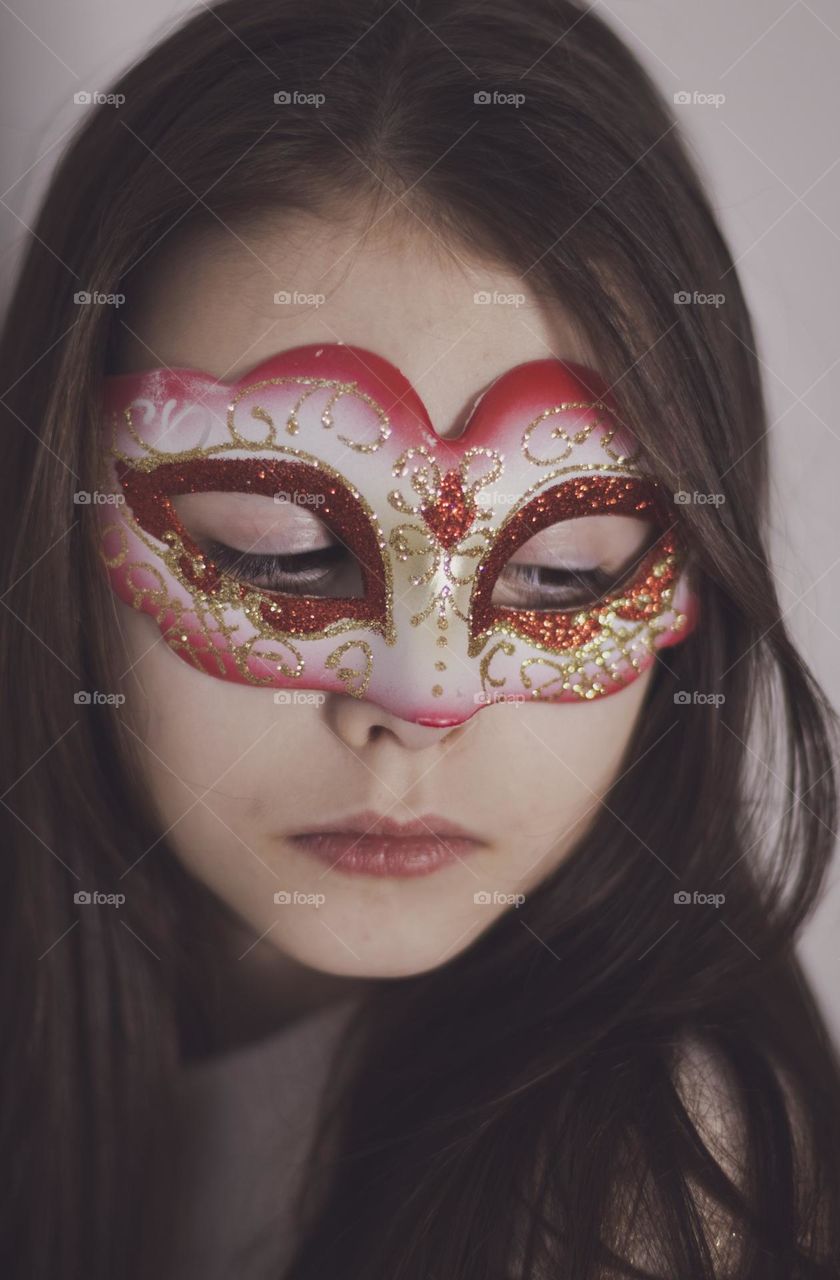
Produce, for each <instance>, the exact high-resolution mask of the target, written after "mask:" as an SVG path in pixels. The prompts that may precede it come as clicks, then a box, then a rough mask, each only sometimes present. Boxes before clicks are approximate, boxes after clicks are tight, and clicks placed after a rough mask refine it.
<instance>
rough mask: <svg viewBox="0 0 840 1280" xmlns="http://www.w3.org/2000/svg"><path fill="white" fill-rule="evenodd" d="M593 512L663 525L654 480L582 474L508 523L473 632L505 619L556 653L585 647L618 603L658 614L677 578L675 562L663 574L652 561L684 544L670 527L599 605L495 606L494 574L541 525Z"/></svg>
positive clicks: (638, 616)
mask: <svg viewBox="0 0 840 1280" xmlns="http://www.w3.org/2000/svg"><path fill="white" fill-rule="evenodd" d="M591 515H633V516H646V517H653V518H655V519H656V520H658V521H659V523H662V524H664V522H665V511H664V507H663V503H662V499H661V498H660V497H659V496H658V494H657V493H656V491H655V489H654V488H653V487H652V485H651V482H650V481H646V480H641V479H635V478H633V477H624V476H603V475H601V476H578V477H577V478H575V479H573V480H566V481H564V482H563V483H562V484H559V485H556V486H554V487H553V488H551V489H547V490H545V492H544V493H540V494H538V495H537V497H536V498H534V499H533V501H531V502H529V503H528V504H527V506H525V507H523V508H522V510H521V511H517V512H516V514H515V515H514V516H513V517H512V518H511V519H510V520H509V521H508V523H507V524H506V525H505V526H504V528H503V529H502V531H501V533H500V534H499V536H498V537H497V538H496V541H495V543H494V544H493V547H492V548H491V550H490V553H489V554H488V556H487V557H486V559H485V560H484V561H483V562H482V563H481V564H480V565H479V566H478V570H477V572H476V587H475V590H474V592H473V598H472V608H471V617H472V635H473V636H474V637H477V636H480V635H481V634H482V633H484V632H490V631H491V630H493V629H494V627H495V626H496V624H498V623H503V624H505V625H507V626H509V627H510V629H511V630H512V631H515V632H516V633H517V634H518V635H521V636H523V637H524V638H526V639H528V640H531V641H534V642H535V643H537V644H540V645H542V646H544V647H545V648H546V649H553V650H555V651H557V652H565V651H566V650H569V649H576V648H579V647H580V646H581V645H583V644H585V643H586V642H587V641H588V640H591V639H593V637H595V636H597V635H598V633H599V632H600V631H601V630H602V625H601V623H600V622H599V620H598V617H599V615H600V614H602V613H604V612H606V611H609V610H610V609H611V608H615V605H616V602H618V601H622V602H624V603H622V604H621V606H620V607H619V608H615V612H616V613H617V614H618V616H619V617H621V618H627V619H628V620H630V621H634V622H640V621H644V620H645V619H647V618H652V617H655V616H656V615H657V614H658V613H660V612H662V610H663V609H664V607H665V605H664V602H663V593H664V592H665V590H666V589H668V588H670V587H673V585H674V583H675V582H676V579H677V576H678V568H677V566H676V564H674V563H671V564H668V565H667V566H666V568H665V571H664V573H662V575H661V576H659V577H657V576H655V575H654V573H653V567H654V565H655V564H656V563H657V562H659V561H661V560H662V559H663V558H664V557H665V556H668V555H673V554H674V553H675V552H676V551H677V548H678V544H677V539H676V535H675V534H674V533H673V532H671V531H670V530H669V531H668V532H665V533H663V534H662V536H661V537H660V538H659V540H658V541H657V543H656V544H655V545H654V546H653V547H652V548H651V549H650V550H649V551H648V552H647V554H646V555H645V557H644V559H643V560H642V562H641V564H640V566H639V568H638V570H637V573H636V576H635V577H634V579H633V581H632V582H631V583H630V584H628V585H627V586H626V587H624V588H622V589H620V590H616V591H613V592H612V593H611V594H610V595H608V596H606V597H605V598H604V599H603V600H601V601H599V602H598V603H597V604H593V605H589V606H588V607H587V608H584V609H581V608H576V609H567V610H556V609H512V608H509V607H501V606H497V605H494V604H492V603H491V597H492V594H493V588H494V586H495V584H496V579H497V578H498V576H499V574H500V573H501V571H502V569H503V568H504V567H505V565H506V564H507V562H508V560H509V559H510V557H511V556H512V555H513V554H514V552H515V551H517V550H518V548H519V547H521V546H522V545H523V544H524V543H525V542H527V541H528V540H529V538H532V537H533V536H534V534H536V533H539V532H540V530H541V529H545V528H547V527H548V526H549V525H552V524H556V523H557V522H558V521H560V520H572V519H577V518H579V517H581V516H591Z"/></svg>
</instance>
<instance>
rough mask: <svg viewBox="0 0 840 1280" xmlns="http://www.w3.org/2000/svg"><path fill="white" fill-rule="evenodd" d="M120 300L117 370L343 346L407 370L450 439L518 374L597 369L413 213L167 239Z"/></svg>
mask: <svg viewBox="0 0 840 1280" xmlns="http://www.w3.org/2000/svg"><path fill="white" fill-rule="evenodd" d="M123 292H124V293H125V295H126V306H125V307H124V308H123V309H122V312H121V315H120V335H121V341H120V346H119V353H118V364H117V367H116V369H115V370H114V371H115V372H126V373H127V372H140V371H142V370H145V369H150V368H154V367H159V366H168V367H170V368H178V367H181V368H185V367H186V368H193V369H202V370H204V371H206V372H207V373H209V374H212V375H213V376H215V377H216V378H223V379H225V380H227V381H232V380H235V379H236V378H237V377H238V376H239V375H240V374H242V373H243V372H245V371H246V370H248V369H251V368H253V367H254V366H255V365H256V364H258V363H260V361H262V360H263V359H265V358H266V357H268V356H269V355H271V354H272V353H274V352H277V351H282V350H286V349H288V348H291V347H296V346H300V345H304V344H306V343H310V342H345V343H348V344H352V345H355V346H359V347H363V348H366V349H368V350H371V351H375V352H377V353H379V354H380V355H382V356H384V357H385V358H386V359H388V360H390V361H391V362H392V363H393V364H394V365H396V366H397V368H399V369H401V370H402V371H403V373H405V375H406V376H407V377H408V379H409V381H410V382H411V383H412V384H413V385H414V387H415V388H416V390H417V391H418V393H419V394H420V396H421V398H422V399H423V400H424V402H425V403H426V405H427V407H428V409H429V413H430V415H431V418H432V422H433V424H434V426H435V429H436V431H437V432H438V434H440V435H443V436H450V437H452V436H458V435H459V434H460V433H461V431H462V429H463V426H464V424H465V422H466V418H467V416H468V413H469V410H470V407H471V405H472V402H473V401H474V399H475V397H476V396H478V395H479V394H481V392H483V391H484V390H485V389H486V388H487V386H488V385H489V384H490V383H491V382H492V381H493V380H494V379H495V378H496V377H498V376H499V375H500V374H502V373H504V372H505V371H506V370H507V369H510V368H511V367H512V366H515V365H518V364H522V363H524V362H526V361H528V360H535V359H544V358H546V357H551V356H554V357H556V358H557V359H561V360H567V361H574V362H577V363H580V364H587V365H589V367H590V368H597V365H596V362H595V359H594V357H593V353H592V352H591V351H590V350H589V349H588V348H587V346H586V345H585V343H584V340H583V338H582V337H581V336H580V335H579V333H578V331H577V328H576V326H575V323H574V317H573V316H571V315H569V314H567V313H566V311H565V309H564V308H563V306H562V303H561V302H560V301H559V300H558V301H554V300H551V301H547V300H546V299H545V298H544V297H540V296H539V295H538V292H537V290H536V289H535V288H534V287H533V286H532V284H531V283H530V282H529V280H528V278H527V276H526V277H525V278H522V277H521V276H519V275H517V274H516V273H515V272H513V271H512V270H510V269H509V268H507V267H505V266H504V265H503V264H499V263H491V262H488V261H486V260H483V259H481V258H478V257H475V256H473V255H472V254H471V253H470V252H469V250H468V248H467V247H465V246H462V245H457V244H454V243H444V242H443V240H442V239H441V238H440V236H439V235H438V234H437V233H436V232H435V231H434V230H433V229H432V228H431V227H428V226H426V225H424V224H423V223H421V222H420V221H419V220H418V219H417V218H416V217H415V216H414V215H412V214H410V213H409V212H408V211H407V210H405V209H402V210H401V211H400V212H399V213H397V212H394V211H392V212H386V213H384V214H381V215H379V218H378V221H376V222H375V224H374V225H373V226H371V219H370V218H364V217H362V216H361V215H359V216H357V217H347V216H344V217H343V218H341V219H338V218H335V219H331V218H330V217H329V216H328V215H325V214H322V215H318V216H316V215H313V214H302V213H300V214H295V215H293V216H289V215H284V216H283V217H282V218H281V217H280V216H277V215H274V216H263V217H261V218H260V219H259V220H254V221H252V222H251V223H249V224H244V225H239V224H237V225H236V227H230V228H228V227H224V226H221V225H220V224H219V225H216V226H212V227H207V226H202V227H201V228H200V229H199V228H190V229H187V230H185V231H181V232H180V233H173V234H172V236H170V237H168V238H167V240H165V241H164V242H162V244H161V247H160V249H159V250H158V251H157V252H156V254H155V256H154V257H153V258H152V259H150V260H147V261H146V262H145V264H144V269H143V270H141V271H139V272H136V273H134V274H133V275H132V276H130V277H129V278H128V279H127V280H126V281H125V283H124V286H123Z"/></svg>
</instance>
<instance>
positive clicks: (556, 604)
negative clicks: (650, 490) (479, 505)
mask: <svg viewBox="0 0 840 1280" xmlns="http://www.w3.org/2000/svg"><path fill="white" fill-rule="evenodd" d="M660 532H661V530H660V529H659V527H658V525H657V524H656V523H655V522H654V521H652V520H646V519H643V518H640V517H637V516H624V515H592V516H581V517H579V518H576V519H568V520H562V521H559V522H557V523H555V524H553V525H550V526H548V527H547V528H545V529H541V530H540V531H539V532H538V533H536V534H534V536H533V537H531V538H529V539H528V541H527V542H525V543H523V544H522V545H521V546H520V547H518V548H517V550H516V551H515V552H514V553H513V554H512V555H511V556H510V558H509V559H508V560H507V561H506V563H505V564H504V567H503V568H502V569H501V570H500V572H499V573H498V575H497V577H496V581H495V583H494V585H493V592H492V595H491V598H490V603H491V605H492V606H494V607H496V608H506V609H522V610H528V611H533V610H552V611H564V610H575V611H578V610H582V609H589V608H592V607H593V606H594V605H596V604H597V603H598V602H599V601H600V600H602V599H604V597H606V596H608V595H610V594H612V593H613V592H615V591H617V590H619V589H620V588H621V587H622V586H623V585H624V584H625V583H627V582H629V581H631V580H632V578H633V576H634V574H635V571H636V569H637V568H638V566H639V564H640V563H641V561H642V560H643V559H644V557H645V555H646V554H647V552H648V551H649V550H650V549H651V547H652V546H653V544H654V543H655V542H656V539H657V537H658V536H659V534H660Z"/></svg>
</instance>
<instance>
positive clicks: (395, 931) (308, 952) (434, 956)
mask: <svg viewBox="0 0 840 1280" xmlns="http://www.w3.org/2000/svg"><path fill="white" fill-rule="evenodd" d="M490 923H491V922H490V921H489V920H486V919H485V918H484V917H482V919H481V920H480V921H478V920H477V921H476V922H475V926H474V928H472V929H470V928H469V927H468V926H465V923H464V921H463V920H457V921H456V920H452V921H451V922H450V927H449V928H448V929H447V928H446V927H445V926H442V925H441V922H440V920H439V919H438V920H435V921H434V923H433V924H432V923H431V922H430V923H429V927H428V928H426V929H424V928H423V927H422V922H421V921H417V922H416V923H415V927H413V928H409V927H407V924H408V922H407V919H406V913H401V915H400V916H399V918H395V919H394V921H393V922H392V924H391V926H390V927H389V928H386V929H384V930H383V929H381V928H379V927H378V926H376V925H375V924H372V923H371V922H369V921H368V922H365V921H363V920H359V921H358V922H354V923H348V921H347V919H346V918H345V919H344V920H343V921H342V922H341V924H340V925H339V927H336V926H335V925H334V924H333V923H332V921H330V920H329V919H328V917H327V916H326V915H324V916H323V917H322V918H321V920H320V922H319V924H317V925H315V926H314V927H313V926H312V924H311V923H309V922H307V928H306V929H305V931H304V930H300V931H298V930H296V931H294V932H292V933H285V934H283V935H281V932H280V930H279V929H274V930H272V932H271V934H269V938H270V940H271V942H272V943H273V944H274V946H276V947H278V948H279V949H280V950H281V951H283V952H284V953H285V954H286V955H287V956H289V957H291V958H292V959H294V960H296V961H298V962H299V963H300V964H304V965H306V966H307V967H308V968H310V969H315V970H317V971H319V972H321V973H329V974H333V975H335V976H337V977H348V978H351V977H352V978H411V977H416V976H418V975H419V974H421V973H429V972H431V971H432V970H434V969H437V968H440V967H441V966H442V965H444V964H446V963H447V962H448V961H450V960H452V959H453V958H454V957H455V956H456V955H458V954H459V953H460V952H461V951H464V950H465V949H466V948H467V947H468V946H469V945H470V944H471V943H472V942H473V941H474V940H475V939H476V938H477V937H478V936H479V933H481V932H482V931H483V929H484V928H486V927H487V926H488V925H489V924H490Z"/></svg>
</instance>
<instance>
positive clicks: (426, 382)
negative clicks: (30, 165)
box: [0, 0, 840, 1280]
mask: <svg viewBox="0 0 840 1280" xmlns="http://www.w3.org/2000/svg"><path fill="white" fill-rule="evenodd" d="M112 88H113V94H114V96H113V99H111V100H109V99H105V100H102V101H101V102H100V103H99V105H97V106H96V107H95V108H94V109H92V111H91V114H90V116H89V117H88V118H87V120H86V122H85V124H84V126H83V127H82V128H81V129H80V130H79V132H78V134H77V135H76V137H75V139H74V141H73V143H72V145H71V146H70V148H69V149H68V151H67V153H66V155H65V156H64V158H63V160H62V162H61V164H60V166H59V168H58V170H57V172H56V175H55V177H54V180H53V182H52V185H51V188H50V191H49V193H48V195H47V198H46V200H45V202H44V206H43V209H42V211H41V214H40V217H39V219H38V222H37V225H36V227H35V229H34V235H33V239H32V241H31V244H30V246H29V248H28V252H27V256H26V260H25V263H24V266H23V270H22V272H21V275H20V279H19V283H18V286H17V289H16V292H15V296H14V298H13V300H12V304H11V306H10V310H9V319H8V322H7V325H6V329H5V332H4V335H3V340H2V369H3V385H4V388H5V394H4V396H3V401H2V405H3V425H4V429H3V434H2V440H3V447H4V451H5V453H4V463H3V466H2V469H0V475H2V483H3V485H4V488H5V492H4V500H3V502H2V504H0V510H2V511H3V513H4V515H5V516H6V519H7V528H6V532H5V536H4V537H3V539H2V553H3V557H4V579H3V581H4V595H3V603H4V623H3V639H4V648H5V654H4V657H5V661H4V663H3V678H4V681H5V682H6V686H7V687H6V689H5V700H4V707H5V709H6V710H5V714H6V732H5V734H4V742H5V746H6V757H7V763H6V781H5V784H4V788H3V807H2V818H3V823H4V855H5V856H4V867H5V872H4V876H5V886H6V891H5V893H4V894H3V897H2V901H3V909H4V911H5V913H6V921H5V927H4V929H3V935H2V936H3V940H4V942H3V945H4V949H5V963H4V966H3V973H4V975H5V991H4V998H3V1002H2V1007H3V1017H4V1026H3V1035H2V1045H3V1051H4V1053H5V1055H6V1057H7V1071H6V1078H7V1080H8V1081H9V1088H8V1089H7V1092H6V1097H5V1100H4V1103H3V1113H2V1135H3V1142H4V1149H5V1151H6V1161H5V1167H6V1169H7V1172H8V1176H7V1186H6V1193H5V1196H4V1203H3V1213H2V1221H1V1222H0V1256H2V1261H3V1274H4V1275H8V1276H26V1277H27V1278H28V1280H36V1278H40V1277H50V1280H56V1278H58V1277H61V1278H62V1280H65V1278H66V1280H70V1278H71V1277H72V1278H74V1280H75V1278H76V1277H84V1278H85V1280H100V1278H102V1280H104V1277H106V1276H107V1277H109V1278H110V1277H114V1276H120V1277H130V1276H149V1275H155V1276H157V1275H163V1274H171V1275H177V1276H192V1275H201V1276H202V1277H204V1278H205V1280H206V1278H207V1277H209V1276H216V1275H219V1276H221V1275H227V1276H229V1275H236V1276H246V1275H251V1276H259V1277H266V1278H267V1277H272V1278H273V1280H279V1277H281V1276H283V1277H285V1278H286V1280H316V1278H317V1280H327V1278H328V1280H354V1278H361V1277H365V1278H366V1280H371V1278H373V1277H377V1278H378V1277H382V1278H383V1280H384V1278H385V1277H388V1280H394V1278H395V1277H399V1278H400V1280H432V1278H433V1277H437V1278H439V1280H443V1278H445V1280H487V1278H488V1277H499V1280H514V1278H516V1280H526V1278H527V1280H538V1278H539V1280H542V1278H543V1277H552V1278H553V1277H563V1278H564V1280H566V1278H568V1277H574V1278H575V1280H588V1278H589V1277H592V1278H593V1280H594V1278H595V1277H599V1278H600V1277H607V1276H637V1277H638V1276H653V1277H667V1278H669V1280H671V1278H673V1277H680V1280H682V1278H686V1280H687V1278H688V1277H691V1280H700V1278H701V1277H707V1278H711V1277H722V1276H731V1277H738V1278H739V1280H747V1278H751V1280H758V1278H759V1277H760V1278H761V1280H770V1278H771V1277H779V1278H781V1277H784V1278H785V1280H790V1278H791V1277H828V1276H833V1275H836V1274H837V1271H838V1264H840V1241H838V1232H840V1226H838V1224H840V1189H838V1177H837V1167H836V1156H837V1151H838V1150H840V1144H838V1137H839V1136H840V1134H839V1133H838V1131H839V1130H840V1083H839V1081H838V1066H837V1062H836V1059H835V1056H834V1054H833V1051H832V1049H831V1046H830V1043H829V1039H828V1036H827V1033H826V1029H825V1026H824V1024H823V1022H822V1020H821V1017H820V1014H819V1012H818V1010H817V1008H816V1007H815V1004H814V1001H813V999H812V996H811V993H810V991H809V988H808V985H807V983H806V981H805V979H804V977H803V975H802V972H801V970H800V968H799V965H798V963H797V961H796V959H795V956H794V951H793V944H794V939H795V937H796V933H797V930H798V928H799V926H800V925H801V924H802V922H803V920H804V919H805V917H806V915H807V913H808V912H809V910H810V909H811V907H812V906H813V904H814V902H815V899H816V897H817V895H818V892H819V889H820V885H821V882H822V880H823V877H824V873H825V869H826V865H827V861H828V858H829V855H830V852H831V848H832V840H833V828H834V826H835V825H836V822H835V819H836V808H835V806H836V796H835V789H834V786H835V783H834V775H833V770H832V754H833V751H834V746H835V738H834V722H833V719H832V716H831V713H830V710H829V708H828V706H827V705H826V701H825V698H824V696H823V695H822V693H821V692H820V690H819V689H818V687H816V685H815V683H814V681H813V678H812V676H811V674H810V673H809V671H808V669H807V668H806V667H805V665H804V664H803V662H802V660H801V658H800V657H799V656H798V655H797V653H796V651H795V650H794V648H793V647H792V644H791V641H790V639H789V637H788V634H787V631H786V629H785V626H784V623H783V620H782V617H781V614H780V610H779V604H778V601H777V597H776V592H775V589H774V582H773V576H772V573H771V570H770V567H769V564H768V557H767V551H766V545H765V518H766V493H767V450H766V441H765V431H766V420H765V416H764V406H763V402H762V390H761V385H760V381H759V372H758V362H757V359H756V357H755V355H754V347H755V340H754V336H753V330H752V326H751V322H750V317H749V314H748V310H747V307H746V304H745V302H744V298H743V296H742V293H741V291H740V289H739V287H738V283H737V275H736V273H735V272H734V271H733V269H732V260H731V257H730V254H729V251H728V248H727V246H726V244H725V243H724V240H723V238H722V236H721V233H720V230H719V228H718V226H717V224H716V222H715V219H714V216H713V213H712V211H711V209H710V206H709V202H708V200H707V197H706V196H705V194H704V192H703V190H702V188H701V186H700V184H699V181H698V178H697V176H696V174H695V172H694V170H693V168H692V166H691V164H690V162H689V160H688V158H687V155H686V152H685V149H684V146H683V144H682V142H681V140H680V137H679V135H678V134H677V132H676V130H675V128H674V123H673V121H672V120H671V119H670V117H669V115H668V113H667V111H666V109H665V107H664V105H663V102H662V99H661V97H660V96H659V94H658V92H657V91H656V89H655V88H654V87H653V85H652V84H651V83H650V81H649V80H648V79H647V77H646V76H645V74H644V73H643V71H642V70H641V69H640V67H639V66H638V64H637V63H636V62H635V61H634V59H633V58H632V57H631V55H630V53H629V52H628V51H627V49H626V48H624V47H623V45H622V44H621V43H620V42H619V41H618V40H617V38H616V37H615V36H614V35H613V34H612V33H611V32H610V30H609V29H608V28H607V27H606V26H605V25H604V24H603V23H602V22H601V21H600V20H599V19H598V18H597V17H596V16H595V15H594V14H593V13H591V12H589V11H587V10H585V9H584V8H583V7H582V6H579V5H578V4H577V3H573V0H528V3H527V4H524V5H523V6H520V7H518V8H517V7H514V6H512V5H509V4H506V3H503V2H502V0H454V2H453V0H447V2H446V3H442V2H440V0H411V3H403V0H400V2H399V3H397V4H388V3H385V0H357V2H356V3H354V4H352V5H349V4H345V3H343V2H342V0H314V2H313V0H309V2H308V3H306V4H303V3H298V0H282V3H279V2H278V0H225V2H224V3H222V4H219V5H217V6H216V7H214V8H212V9H211V8H208V7H201V8H200V9H199V11H198V12H197V13H196V14H195V15H194V16H193V17H191V18H190V19H189V21H188V22H187V23H186V24H185V25H184V26H183V27H182V28H181V29H179V30H178V31H176V32H175V33H174V34H171V35H169V36H168V37H167V38H166V40H165V41H163V42H162V43H161V44H160V45H159V46H158V47H156V48H155V49H153V50H152V52H150V53H149V54H148V55H147V56H146V57H145V58H144V59H143V60H142V61H141V62H140V63H138V64H137V65H135V66H134V67H132V68H131V69H130V70H129V71H128V72H127V73H126V74H125V75H124V76H123V77H122V78H121V80H120V81H119V83H118V84H117V85H115V86H113V87H112ZM117 104H119V105H117ZM724 274H725V275H726V279H727V282H728V283H727V289H726V300H725V306H723V307H719V308H713V307H702V306H691V305H684V304H683V295H684V294H685V293H688V294H690V295H693V294H694V293H695V292H697V293H707V294H708V293H717V292H719V281H720V279H721V277H722V276H724ZM304 1155H306V1156H307V1157H308V1159H307V1162H306V1163H305V1165H303V1166H301V1165H300V1161H301V1159H302V1158H303V1156H304Z"/></svg>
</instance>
